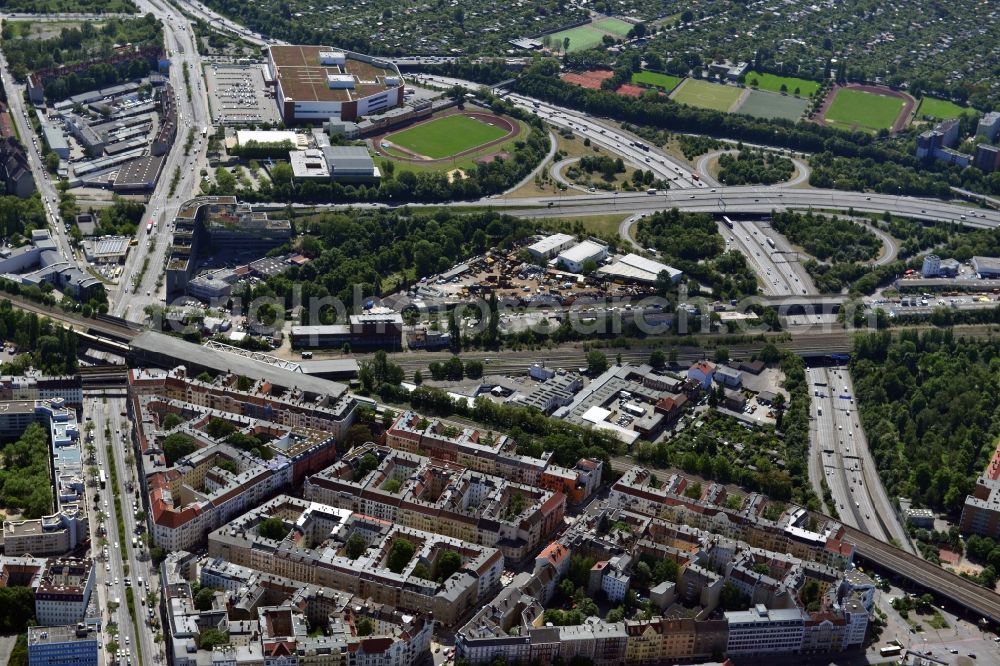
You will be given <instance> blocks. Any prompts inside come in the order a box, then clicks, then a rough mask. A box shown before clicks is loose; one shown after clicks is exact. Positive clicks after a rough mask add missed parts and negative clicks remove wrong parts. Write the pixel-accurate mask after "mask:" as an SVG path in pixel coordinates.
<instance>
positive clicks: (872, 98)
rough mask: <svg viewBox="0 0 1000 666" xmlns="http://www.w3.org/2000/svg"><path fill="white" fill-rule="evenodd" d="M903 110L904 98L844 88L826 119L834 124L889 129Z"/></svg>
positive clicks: (838, 94)
mask: <svg viewBox="0 0 1000 666" xmlns="http://www.w3.org/2000/svg"><path fill="white" fill-rule="evenodd" d="M902 110H903V100H901V99H898V98H896V97H888V96H886V95H875V94H872V93H868V92H864V91H862V90H851V89H850V88H842V89H840V90H839V91H837V96H836V97H834V98H833V104H831V105H830V109H829V110H828V111H827V112H826V119H827V120H828V121H831V122H833V123H834V124H839V125H845V126H849V127H850V126H858V127H862V128H867V129H871V130H880V129H889V128H890V127H892V124H893V123H894V122H895V121H896V118H897V117H898V116H899V112H900V111H902Z"/></svg>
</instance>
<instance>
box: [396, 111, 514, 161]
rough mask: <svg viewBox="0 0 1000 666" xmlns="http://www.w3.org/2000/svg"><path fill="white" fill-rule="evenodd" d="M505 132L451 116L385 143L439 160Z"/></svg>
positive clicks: (413, 128)
mask: <svg viewBox="0 0 1000 666" xmlns="http://www.w3.org/2000/svg"><path fill="white" fill-rule="evenodd" d="M506 133H507V132H505V131H504V130H503V129H502V128H500V127H494V126H493V125H487V124H486V123H484V122H481V121H479V120H476V119H475V118H470V117H469V116H462V115H454V116H445V117H443V118H437V119H435V120H431V121H429V122H426V123H422V124H420V125H416V126H415V127H411V128H409V129H405V130H403V131H402V132H397V133H395V134H390V135H389V136H387V137H386V140H388V141H391V142H392V143H394V144H396V145H399V146H402V147H404V148H406V149H408V150H412V151H413V152H415V153H419V154H420V155H424V156H426V157H430V158H431V159H441V158H443V157H449V156H451V155H454V154H456V153H460V152H462V151H465V150H469V149H470V148H475V147H476V146H480V145H482V144H484V143H487V142H489V141H493V140H495V139H499V138H500V137H502V136H504V135H505V134H506Z"/></svg>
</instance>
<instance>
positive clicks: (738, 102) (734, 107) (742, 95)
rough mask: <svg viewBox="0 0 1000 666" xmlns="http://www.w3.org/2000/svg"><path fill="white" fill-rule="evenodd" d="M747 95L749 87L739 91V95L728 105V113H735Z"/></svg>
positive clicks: (748, 94)
mask: <svg viewBox="0 0 1000 666" xmlns="http://www.w3.org/2000/svg"><path fill="white" fill-rule="evenodd" d="M749 96H750V88H744V89H743V92H741V93H740V96H739V97H737V98H736V101H735V102H733V103H732V104H731V105H730V107H729V113H736V110H737V109H738V108H740V107H741V106H743V102H745V101H747V97H749Z"/></svg>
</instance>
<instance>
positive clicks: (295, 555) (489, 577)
mask: <svg viewBox="0 0 1000 666" xmlns="http://www.w3.org/2000/svg"><path fill="white" fill-rule="evenodd" d="M267 518H279V519H281V520H282V521H283V524H284V526H285V527H286V528H287V534H286V535H285V536H284V537H283V538H281V539H279V540H275V539H270V538H266V537H265V536H263V535H261V534H260V533H259V532H258V526H259V525H260V524H261V523H262V522H263V521H264V520H265V519H267ZM355 534H356V535H358V536H360V537H361V538H362V539H364V542H365V544H367V548H366V550H365V552H364V553H363V554H361V555H360V556H359V557H357V558H356V559H353V560H352V559H350V558H349V557H348V556H347V555H346V551H345V547H346V544H347V541H348V539H349V538H350V537H351V536H352V535H355ZM404 540H405V541H407V542H409V544H410V545H412V546H413V548H414V554H413V556H412V557H411V559H410V560H409V561H408V562H406V563H405V566H403V568H402V569H398V567H397V569H398V570H393V569H391V568H389V563H390V562H389V559H390V558H389V554H390V552H391V551H392V550H393V546H394V544H395V543H396V542H397V541H404ZM445 551H454V552H455V553H457V554H458V555H459V556H460V558H461V561H462V564H461V568H460V569H459V570H458V571H456V572H455V573H454V574H452V575H451V576H449V577H448V579H447V580H445V581H443V582H440V583H439V582H436V581H433V580H428V579H426V578H424V577H422V576H426V575H427V572H431V573H433V571H434V569H435V567H436V563H437V558H438V557H439V556H440V555H441V554H442V553H444V552H445ZM208 554H209V557H213V558H216V557H217V558H222V559H224V560H226V561H228V562H232V563H233V564H236V565H239V566H246V567H250V568H253V569H256V570H258V571H261V572H264V573H271V574H276V575H278V576H284V577H286V578H290V579H292V580H295V581H299V582H301V583H307V584H311V585H320V586H323V587H330V588H333V589H336V590H343V591H345V592H349V593H350V594H354V595H358V596H361V597H365V598H371V599H372V600H373V601H374V602H376V603H386V604H392V605H395V606H397V607H399V608H402V609H405V610H410V611H415V612H421V613H430V614H432V616H433V618H434V619H435V620H436V621H437V622H441V623H442V624H444V625H452V624H454V623H455V622H456V621H457V620H458V618H460V617H461V616H462V615H463V614H464V613H466V612H467V611H469V610H470V609H471V608H474V607H475V606H476V604H477V603H481V602H482V601H483V600H484V599H485V598H486V597H487V596H488V595H490V594H492V593H493V592H494V591H495V590H496V588H497V586H498V585H499V583H500V573H501V572H502V570H503V564H504V558H503V554H502V553H501V552H500V551H499V550H498V549H496V548H490V547H487V546H481V545H477V544H473V543H469V542H465V541H460V540H458V539H453V538H450V537H446V536H442V535H439V534H433V533H430V532H426V531H423V530H417V529H412V528H408V527H403V526H399V525H392V524H390V523H388V522H386V521H383V520H379V519H376V518H373V517H371V516H365V515H361V514H357V513H353V512H351V511H350V510H347V509H338V508H336V507H332V506H328V505H325V504H320V503H317V502H309V501H307V500H300V499H296V498H292V497H288V496H284V495H279V496H278V497H276V498H274V499H273V500H271V501H269V502H266V503H264V504H263V505H261V506H259V507H257V508H255V509H253V510H251V511H250V512H248V513H246V514H244V515H243V516H241V517H239V518H237V519H236V520H234V521H232V522H231V523H230V524H228V525H225V526H223V527H221V528H219V529H217V530H216V531H214V532H212V533H211V534H210V535H209V538H208Z"/></svg>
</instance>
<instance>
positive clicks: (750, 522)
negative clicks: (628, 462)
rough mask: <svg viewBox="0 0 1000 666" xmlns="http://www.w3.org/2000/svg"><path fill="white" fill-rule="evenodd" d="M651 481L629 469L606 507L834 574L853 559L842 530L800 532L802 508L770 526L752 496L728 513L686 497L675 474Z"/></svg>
mask: <svg viewBox="0 0 1000 666" xmlns="http://www.w3.org/2000/svg"><path fill="white" fill-rule="evenodd" d="M651 479H652V475H651V472H650V471H649V470H647V469H645V468H642V467H634V468H632V469H630V470H629V471H628V472H626V473H625V474H624V475H623V476H622V477H621V478H620V479H619V480H618V481H616V482H615V483H614V484H613V485H612V487H611V492H610V494H609V497H608V502H609V504H610V505H611V506H612V507H615V508H620V509H627V510H629V511H634V512H637V513H643V514H646V515H650V516H655V517H658V518H662V519H664V520H668V521H671V522H675V523H682V524H685V525H690V526H691V527H696V528H698V529H701V530H709V531H713V532H715V533H717V534H720V535H722V536H725V537H728V538H731V539H739V540H741V541H745V542H747V543H748V544H750V545H751V546H755V547H757V548H763V549H766V550H771V551H781V552H786V553H789V554H791V555H793V556H795V557H799V558H803V559H809V560H814V561H816V562H820V563H822V564H826V565H828V566H832V567H835V568H838V569H844V568H846V567H847V566H848V565H849V564H850V563H851V561H852V560H853V558H854V546H853V544H851V543H850V542H848V541H846V539H845V534H846V532H845V529H844V526H843V525H842V524H840V523H838V522H835V521H828V522H827V523H825V524H823V525H821V526H820V529H819V530H818V531H811V530H809V529H806V528H804V527H803V525H805V524H807V522H808V514H807V512H806V511H805V509H802V508H793V509H790V510H788V511H786V512H785V514H783V515H782V517H781V518H780V519H779V520H777V521H772V520H768V519H766V518H764V517H763V516H762V515H761V511H763V503H762V502H760V501H759V498H758V497H756V496H751V497H750V498H749V499H748V501H747V502H746V503H745V504H744V506H743V507H741V508H740V509H730V508H728V507H726V506H722V505H719V504H714V503H711V502H707V501H705V500H703V499H697V500H695V499H691V498H689V497H686V496H685V495H684V488H685V487H686V486H687V482H686V480H684V479H683V478H681V477H679V476H677V475H673V476H671V477H670V478H668V479H667V480H666V481H664V482H662V483H661V484H659V485H658V487H653V486H652V485H651V483H650V481H651Z"/></svg>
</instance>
